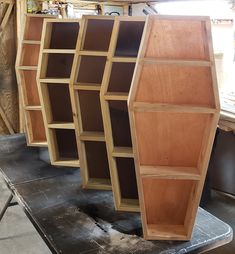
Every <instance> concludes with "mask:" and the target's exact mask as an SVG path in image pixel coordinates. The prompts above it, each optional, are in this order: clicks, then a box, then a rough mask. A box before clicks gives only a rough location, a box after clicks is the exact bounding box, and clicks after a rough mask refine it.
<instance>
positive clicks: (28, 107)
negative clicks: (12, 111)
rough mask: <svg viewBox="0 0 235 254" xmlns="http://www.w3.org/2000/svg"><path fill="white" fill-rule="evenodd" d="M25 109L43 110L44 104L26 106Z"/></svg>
mask: <svg viewBox="0 0 235 254" xmlns="http://www.w3.org/2000/svg"><path fill="white" fill-rule="evenodd" d="M24 109H25V110H42V106H25V107H24Z"/></svg>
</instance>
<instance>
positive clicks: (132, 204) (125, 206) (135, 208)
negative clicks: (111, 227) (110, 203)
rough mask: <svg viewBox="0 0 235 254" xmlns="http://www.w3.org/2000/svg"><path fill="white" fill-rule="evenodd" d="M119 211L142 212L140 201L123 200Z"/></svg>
mask: <svg viewBox="0 0 235 254" xmlns="http://www.w3.org/2000/svg"><path fill="white" fill-rule="evenodd" d="M118 211H129V212H140V207H139V200H138V199H121V203H120V206H119V207H118Z"/></svg>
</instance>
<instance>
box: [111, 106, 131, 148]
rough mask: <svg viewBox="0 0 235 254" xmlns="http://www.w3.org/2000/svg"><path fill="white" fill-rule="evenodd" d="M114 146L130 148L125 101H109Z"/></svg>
mask: <svg viewBox="0 0 235 254" xmlns="http://www.w3.org/2000/svg"><path fill="white" fill-rule="evenodd" d="M108 105H109V114H110V120H111V128H112V137H113V144H114V146H123V147H132V142H131V133H130V123H129V115H128V109H127V102H126V101H109V102H108Z"/></svg>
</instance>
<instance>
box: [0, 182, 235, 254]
mask: <svg viewBox="0 0 235 254" xmlns="http://www.w3.org/2000/svg"><path fill="white" fill-rule="evenodd" d="M0 193H1V195H0V209H1V207H2V206H3V205H4V203H5V201H6V199H7V198H8V196H9V194H10V193H9V191H8V189H7V187H6V186H5V183H4V182H3V181H2V179H1V178H0ZM206 210H208V211H209V212H210V213H212V214H214V215H215V216H217V217H218V218H220V219H221V220H223V221H225V222H227V223H228V224H229V225H231V226H232V228H233V230H234V232H235V199H232V198H230V197H226V196H224V195H221V194H219V193H217V192H212V199H211V201H210V202H209V203H208V205H207V206H206ZM50 253H51V252H50V250H49V249H48V248H47V246H46V244H45V243H44V242H43V240H42V239H41V237H40V236H39V235H38V233H37V232H36V230H35V229H34V227H33V226H32V224H31V222H30V221H29V220H28V218H27V217H26V215H25V214H24V212H23V211H22V209H21V208H20V207H19V206H14V207H10V208H8V210H7V212H6V214H5V216H4V217H3V219H2V221H1V222H0V254H50ZM207 253H208V254H234V253H235V240H233V241H232V242H231V243H230V244H227V245H225V246H223V247H221V248H217V249H215V250H211V251H209V252H207ZM68 254H69V253H68Z"/></svg>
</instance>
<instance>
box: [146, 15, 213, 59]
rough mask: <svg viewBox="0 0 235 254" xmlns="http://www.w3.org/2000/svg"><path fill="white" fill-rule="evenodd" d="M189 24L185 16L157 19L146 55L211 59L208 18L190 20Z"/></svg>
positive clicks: (160, 57)
mask: <svg viewBox="0 0 235 254" xmlns="http://www.w3.org/2000/svg"><path fill="white" fill-rule="evenodd" d="M188 24H189V22H186V21H185V20H184V18H182V19H180V18H179V19H178V20H176V19H172V20H170V19H168V20H166V19H164V20H161V18H160V19H159V20H155V21H154V24H153V26H152V32H151V34H150V37H149V41H151V45H149V46H148V48H147V50H146V52H145V57H156V58H159V59H185V60H189V59H192V60H209V48H208V42H207V38H206V33H205V31H206V30H207V28H206V20H205V21H202V20H200V19H198V20H190V26H189V25H188ZM155 45H157V46H155ZM189 45H190V47H189Z"/></svg>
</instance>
